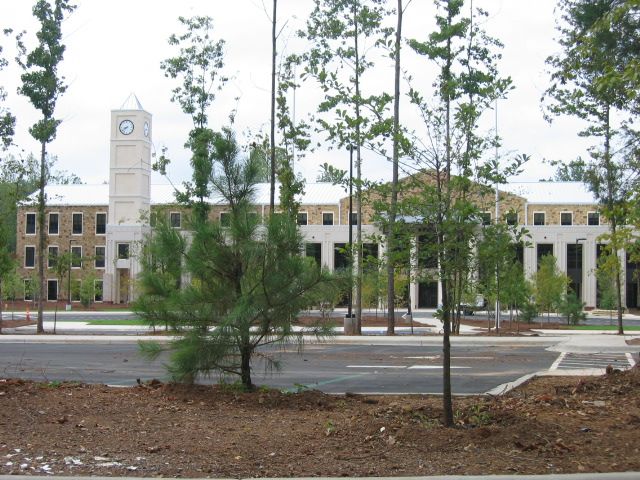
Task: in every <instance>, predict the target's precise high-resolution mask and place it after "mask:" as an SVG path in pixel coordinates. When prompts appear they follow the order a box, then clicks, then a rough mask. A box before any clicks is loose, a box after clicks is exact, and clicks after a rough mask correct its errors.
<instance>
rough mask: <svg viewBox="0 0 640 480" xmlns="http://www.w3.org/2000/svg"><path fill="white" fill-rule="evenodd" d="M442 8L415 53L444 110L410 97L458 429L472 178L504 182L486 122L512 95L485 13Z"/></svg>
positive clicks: (472, 227) (448, 408)
mask: <svg viewBox="0 0 640 480" xmlns="http://www.w3.org/2000/svg"><path fill="white" fill-rule="evenodd" d="M435 4H436V6H437V7H438V13H437V14H436V25H437V29H436V31H434V32H433V33H431V34H430V35H429V37H428V39H427V40H426V41H419V40H415V39H412V40H410V41H409V45H410V47H411V48H412V49H413V50H414V51H415V52H416V53H418V54H420V55H422V56H424V57H426V58H427V59H429V60H430V61H432V62H434V63H436V64H437V66H438V69H439V72H438V77H437V80H436V81H435V83H434V87H435V88H436V95H435V97H436V102H435V103H436V105H435V106H434V107H431V105H430V101H428V100H425V96H424V95H422V94H420V93H419V92H418V91H416V90H415V89H411V90H410V92H409V97H410V100H411V102H412V103H413V104H414V105H415V106H416V107H417V108H418V111H419V114H420V115H421V117H422V119H423V120H424V123H425V128H426V130H427V138H426V139H424V138H414V139H413V142H412V143H413V150H412V156H413V158H416V159H417V160H418V162H419V165H420V166H421V167H422V168H424V170H425V173H424V175H423V176H422V177H421V178H420V179H419V180H418V182H420V183H421V184H420V183H418V185H416V188H420V191H421V196H420V197H419V199H418V200H417V205H416V207H417V209H418V210H417V211H418V215H419V217H420V218H422V219H423V222H424V223H425V224H426V225H425V228H427V229H430V230H431V231H433V232H434V234H435V238H436V242H435V245H434V247H433V249H432V251H431V252H429V248H428V247H427V248H425V249H424V250H425V253H426V254H427V255H432V254H433V253H435V254H436V256H437V269H438V275H439V279H440V283H441V285H442V289H441V291H442V321H443V324H444V328H443V330H444V335H443V407H444V423H445V425H446V426H452V425H453V405H452V395H451V344H450V334H451V321H452V316H453V315H454V313H455V312H456V311H458V312H459V307H457V306H459V305H460V303H461V299H462V295H463V293H464V291H465V290H466V288H465V287H466V282H467V281H468V278H469V271H470V262H471V257H472V250H471V239H472V237H473V235H474V232H475V231H476V230H477V228H476V227H477V223H476V221H475V219H476V218H477V211H476V207H475V206H474V202H473V201H472V199H471V197H470V194H471V191H472V190H473V189H472V178H474V177H475V179H476V180H480V179H481V178H482V176H485V177H489V179H491V180H493V181H496V180H497V178H496V177H498V175H497V174H496V173H495V172H497V171H498V168H497V167H498V166H497V165H495V164H488V165H486V166H485V165H483V164H482V162H481V157H482V154H483V152H485V150H486V149H487V147H488V146H490V145H491V142H489V141H487V139H485V138H483V137H482V136H480V135H479V134H478V129H479V127H478V122H479V119H480V116H481V114H482V112H483V111H484V110H486V109H487V108H489V106H490V105H491V104H492V102H493V101H495V100H496V99H498V98H502V97H504V96H505V95H506V92H507V91H508V90H509V88H510V80H509V79H502V78H500V77H499V75H498V72H497V69H496V66H495V64H496V61H497V59H498V58H499V55H497V54H496V53H494V52H493V47H496V46H500V44H499V42H498V41H496V40H495V39H492V38H490V37H488V36H487V35H486V34H485V33H484V32H483V31H482V30H480V28H479V26H478V24H477V23H475V22H474V20H473V15H477V14H479V15H485V13H484V12H482V11H479V12H476V11H474V10H473V9H472V16H471V17H464V16H463V14H462V7H463V4H464V2H463V1H462V0H441V1H436V2H435ZM456 173H457V174H456ZM486 180H487V179H486V178H485V181H486ZM476 193H478V191H476ZM476 201H477V198H476ZM476 203H477V202H476Z"/></svg>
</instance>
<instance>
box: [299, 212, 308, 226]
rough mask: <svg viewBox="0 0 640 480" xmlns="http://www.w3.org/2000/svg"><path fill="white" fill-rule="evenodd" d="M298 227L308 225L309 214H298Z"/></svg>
mask: <svg viewBox="0 0 640 480" xmlns="http://www.w3.org/2000/svg"><path fill="white" fill-rule="evenodd" d="M298 225H307V212H300V213H298Z"/></svg>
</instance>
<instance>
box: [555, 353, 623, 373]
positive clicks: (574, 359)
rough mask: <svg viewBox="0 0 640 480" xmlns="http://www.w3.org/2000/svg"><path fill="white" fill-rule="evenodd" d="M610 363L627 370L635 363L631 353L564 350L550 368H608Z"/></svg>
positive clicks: (614, 366)
mask: <svg viewBox="0 0 640 480" xmlns="http://www.w3.org/2000/svg"><path fill="white" fill-rule="evenodd" d="M609 365H611V366H612V367H613V368H617V369H619V370H627V369H629V368H631V367H633V366H634V365H635V360H634V359H633V357H632V355H631V354H630V353H571V352H562V353H561V354H560V356H559V357H558V358H557V359H556V361H555V362H553V365H551V367H550V368H549V370H576V369H583V368H601V369H606V368H607V367H608V366H609Z"/></svg>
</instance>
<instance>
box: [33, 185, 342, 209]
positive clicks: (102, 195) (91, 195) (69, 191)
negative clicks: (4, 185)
mask: <svg viewBox="0 0 640 480" xmlns="http://www.w3.org/2000/svg"><path fill="white" fill-rule="evenodd" d="M177 188H180V186H178V187H177ZM269 194H270V184H268V183H259V184H258V185H256V195H255V201H254V203H255V204H256V205H269V196H270V195H269ZM45 195H46V197H47V205H48V206H74V205H77V206H93V205H95V206H99V205H109V185H108V184H98V185H86V184H80V185H47V186H46V188H45ZM278 195H279V193H278V185H276V198H277V197H278ZM345 195H346V194H345V191H344V189H343V188H342V187H341V186H339V185H332V184H330V183H307V184H306V185H305V192H304V195H303V196H302V198H301V199H300V202H301V204H302V205H337V204H338V202H339V201H340V199H341V198H343V197H344V196H345ZM36 200H37V192H36V193H34V194H32V195H31V196H30V197H29V198H28V199H27V201H25V202H24V203H25V204H29V203H33V202H35V201H36ZM210 201H211V203H213V204H216V203H224V202H222V199H221V198H220V197H214V198H211V199H210ZM171 203H175V189H174V187H172V186H171V185H151V204H152V205H163V204H164V205H166V204H171Z"/></svg>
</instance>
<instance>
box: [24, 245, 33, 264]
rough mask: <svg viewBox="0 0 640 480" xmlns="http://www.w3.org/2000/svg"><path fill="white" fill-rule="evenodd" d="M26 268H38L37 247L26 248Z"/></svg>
mask: <svg viewBox="0 0 640 480" xmlns="http://www.w3.org/2000/svg"><path fill="white" fill-rule="evenodd" d="M24 266H25V267H26V268H33V267H35V266H36V247H24Z"/></svg>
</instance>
